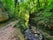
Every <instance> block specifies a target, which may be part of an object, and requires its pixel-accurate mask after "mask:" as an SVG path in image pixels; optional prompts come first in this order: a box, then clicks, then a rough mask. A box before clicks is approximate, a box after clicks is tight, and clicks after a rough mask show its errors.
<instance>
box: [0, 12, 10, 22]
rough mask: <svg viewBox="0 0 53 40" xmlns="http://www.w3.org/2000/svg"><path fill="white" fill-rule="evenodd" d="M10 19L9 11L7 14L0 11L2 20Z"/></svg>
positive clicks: (0, 20)
mask: <svg viewBox="0 0 53 40" xmlns="http://www.w3.org/2000/svg"><path fill="white" fill-rule="evenodd" d="M8 19H9V16H8V14H7V13H6V14H5V13H0V22H4V21H6V20H8Z"/></svg>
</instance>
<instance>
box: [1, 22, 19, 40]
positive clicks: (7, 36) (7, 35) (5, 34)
mask: <svg viewBox="0 0 53 40" xmlns="http://www.w3.org/2000/svg"><path fill="white" fill-rule="evenodd" d="M16 23H17V21H14V22H10V23H9V24H7V25H6V26H5V27H2V28H0V40H17V39H18V40H19V38H16V36H17V35H16V34H15V33H16V28H14V26H15V24H16ZM18 33H19V32H18ZM15 35H16V36H15Z"/></svg>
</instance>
